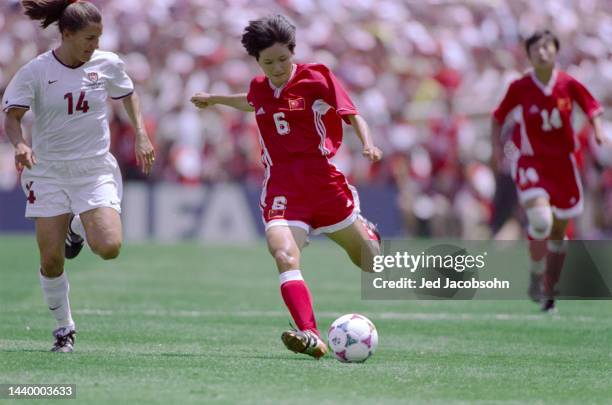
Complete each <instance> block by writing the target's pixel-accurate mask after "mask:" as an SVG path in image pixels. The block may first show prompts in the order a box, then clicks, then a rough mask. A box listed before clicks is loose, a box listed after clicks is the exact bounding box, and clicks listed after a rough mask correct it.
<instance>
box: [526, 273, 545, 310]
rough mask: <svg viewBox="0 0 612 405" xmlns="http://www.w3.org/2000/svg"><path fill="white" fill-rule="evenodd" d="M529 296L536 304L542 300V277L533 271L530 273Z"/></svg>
mask: <svg viewBox="0 0 612 405" xmlns="http://www.w3.org/2000/svg"><path fill="white" fill-rule="evenodd" d="M527 295H529V298H531V300H532V301H533V302H535V303H538V302H541V300H542V275H541V274H539V273H535V272H533V271H531V272H529V289H528V290H527Z"/></svg>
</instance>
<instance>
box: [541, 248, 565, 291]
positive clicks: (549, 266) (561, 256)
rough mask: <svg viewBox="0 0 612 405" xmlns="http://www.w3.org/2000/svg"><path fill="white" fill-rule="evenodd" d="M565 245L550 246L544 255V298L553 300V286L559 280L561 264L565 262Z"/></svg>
mask: <svg viewBox="0 0 612 405" xmlns="http://www.w3.org/2000/svg"><path fill="white" fill-rule="evenodd" d="M564 245H565V243H563V244H562V245H560V246H559V245H557V246H555V244H550V243H549V246H548V248H549V251H548V254H547V255H546V270H545V271H544V278H543V279H542V281H543V287H544V291H543V292H544V296H545V297H547V298H551V299H552V298H554V295H555V285H557V283H558V282H559V279H560V278H561V270H562V269H563V262H564V261H565V246H564Z"/></svg>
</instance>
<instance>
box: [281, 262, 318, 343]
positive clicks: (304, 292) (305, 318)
mask: <svg viewBox="0 0 612 405" xmlns="http://www.w3.org/2000/svg"><path fill="white" fill-rule="evenodd" d="M280 279H281V286H280V290H281V295H282V296H283V301H285V305H286V306H287V308H288V309H289V312H290V313H291V317H292V318H293V321H294V322H295V325H296V326H297V328H298V329H299V330H311V331H313V332H315V333H316V334H317V335H319V331H318V329H317V321H316V320H315V315H314V311H313V309H312V297H311V296H310V291H309V290H308V286H307V285H306V282H305V281H304V279H302V275H301V272H300V271H299V270H290V271H287V272H284V273H281V275H280Z"/></svg>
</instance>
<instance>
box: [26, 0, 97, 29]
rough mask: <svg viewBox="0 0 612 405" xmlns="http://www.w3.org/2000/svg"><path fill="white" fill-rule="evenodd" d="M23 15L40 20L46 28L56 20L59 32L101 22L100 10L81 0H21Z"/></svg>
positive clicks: (41, 24)
mask: <svg viewBox="0 0 612 405" xmlns="http://www.w3.org/2000/svg"><path fill="white" fill-rule="evenodd" d="M21 5H22V6H23V8H24V10H25V15H27V16H28V17H30V19H32V20H40V26H41V27H43V28H47V27H48V26H49V25H51V24H53V23H54V22H57V25H58V27H59V30H60V32H64V31H65V30H69V31H72V32H76V31H79V30H81V29H83V28H85V27H86V26H87V25H88V24H89V23H101V22H102V15H101V14H100V10H98V8H97V7H96V6H94V5H93V4H91V3H90V2H88V1H83V0H21Z"/></svg>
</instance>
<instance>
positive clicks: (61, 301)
mask: <svg viewBox="0 0 612 405" xmlns="http://www.w3.org/2000/svg"><path fill="white" fill-rule="evenodd" d="M40 285H41V287H42V290H43V295H44V296H45V301H46V302H47V306H48V307H49V310H51V313H52V314H53V316H54V317H55V320H56V322H57V327H58V328H62V327H69V328H74V321H73V320H72V313H71V312H70V301H69V300H68V292H69V291H70V284H69V283H68V277H66V272H65V271H64V272H63V273H62V275H61V276H59V277H55V278H48V277H45V276H43V275H42V273H40Z"/></svg>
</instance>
